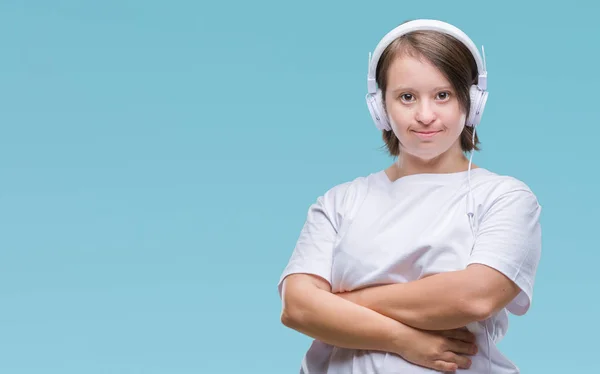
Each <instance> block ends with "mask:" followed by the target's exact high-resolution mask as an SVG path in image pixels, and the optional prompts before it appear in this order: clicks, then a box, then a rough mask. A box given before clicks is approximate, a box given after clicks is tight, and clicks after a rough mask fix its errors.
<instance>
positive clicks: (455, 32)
mask: <svg viewBox="0 0 600 374" xmlns="http://www.w3.org/2000/svg"><path fill="white" fill-rule="evenodd" d="M422 30H429V31H438V32H442V33H444V34H447V35H450V36H453V37H455V38H456V39H458V40H459V41H460V42H462V43H463V44H464V45H465V46H466V47H467V48H468V49H469V51H471V54H472V55H473V57H474V58H475V62H476V63H477V70H478V74H479V79H478V80H477V86H478V87H479V89H480V90H482V91H486V89H487V70H486V66H485V51H484V49H483V46H482V47H481V50H482V53H483V59H482V57H481V55H480V54H479V50H478V49H477V47H476V46H475V43H473V41H472V40H471V39H470V38H469V37H468V36H467V34H465V33H464V32H463V31H461V30H460V29H459V28H457V27H456V26H453V25H451V24H449V23H446V22H442V21H438V20H430V19H420V20H414V21H409V22H406V23H403V24H402V25H400V26H398V27H396V28H395V29H393V30H392V31H390V32H388V33H387V34H386V35H385V36H384V37H383V38H382V39H381V41H380V42H379V43H378V44H377V47H375V51H374V52H373V54H372V55H371V53H369V73H368V76H367V89H368V92H369V93H370V94H374V93H376V92H377V82H376V80H375V75H376V73H377V64H378V62H379V59H380V58H381V55H382V54H383V51H384V50H385V49H386V48H387V46H388V45H390V44H391V43H392V42H393V41H394V40H396V39H397V38H399V37H400V36H402V35H405V34H408V33H410V32H413V31H422Z"/></svg>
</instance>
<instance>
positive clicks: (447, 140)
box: [279, 20, 541, 374]
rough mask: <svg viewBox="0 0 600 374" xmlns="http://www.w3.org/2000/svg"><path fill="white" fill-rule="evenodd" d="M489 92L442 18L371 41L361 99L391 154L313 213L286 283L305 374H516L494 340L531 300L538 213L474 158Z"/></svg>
mask: <svg viewBox="0 0 600 374" xmlns="http://www.w3.org/2000/svg"><path fill="white" fill-rule="evenodd" d="M486 86H487V72H486V69H485V61H484V60H482V58H481V55H480V54H479V51H478V49H477V48H476V47H475V45H474V44H473V42H472V41H471V40H470V39H469V38H468V37H467V35H465V34H464V33H463V32H462V31H460V30H459V29H457V28H456V27H454V26H452V25H449V24H447V23H444V22H440V21H435V20H416V21H410V22H406V23H404V24H402V25H400V26H399V27H397V28H396V29H394V30H392V31H391V32H390V33H388V34H387V35H386V36H385V37H384V38H383V39H382V40H381V42H380V43H379V44H378V45H377V47H376V49H375V51H374V53H373V57H372V58H371V60H370V66H369V77H368V88H369V93H368V95H367V103H368V106H369V109H370V111H371V114H372V116H373V119H374V121H375V124H376V126H377V127H378V128H379V129H380V130H382V132H383V139H384V142H385V144H386V146H387V149H388V150H389V153H390V154H391V155H392V156H394V157H397V160H396V161H395V162H394V163H393V164H392V165H391V166H389V167H388V168H386V169H385V170H380V171H377V172H374V173H372V174H369V175H367V176H361V177H358V178H356V179H354V180H352V181H349V182H346V183H343V184H340V185H337V186H334V187H333V188H331V189H330V190H328V191H327V192H325V193H324V194H323V196H320V197H319V198H318V199H317V201H316V202H315V203H314V204H313V205H311V207H310V209H309V211H308V217H307V220H306V223H305V225H304V227H303V229H302V231H301V233H300V237H299V239H298V242H297V244H296V247H295V248H294V251H293V253H292V255H291V258H290V261H289V263H288V265H287V266H286V268H285V270H284V272H283V274H282V275H281V279H280V282H279V291H280V294H281V297H282V304H283V310H282V314H281V319H282V322H283V324H284V325H286V326H288V327H290V328H292V329H295V330H297V331H299V332H301V333H303V334H306V335H308V336H310V337H312V338H314V339H315V340H314V342H313V344H312V345H311V347H310V349H309V350H308V352H307V353H306V355H305V357H304V360H303V362H302V365H301V373H303V374H314V373H318V374H324V373H327V374H367V373H369V374H372V373H385V374H388V373H402V374H417V373H418V374H421V373H430V372H437V371H455V370H457V371H461V370H463V369H468V372H470V373H477V374H480V373H493V374H509V373H510V374H516V373H519V370H518V368H517V367H516V366H515V365H514V364H513V363H512V362H511V361H510V360H509V359H508V358H507V357H505V356H504V355H503V354H502V353H501V352H500V351H499V350H498V348H497V347H496V344H497V343H498V342H499V341H500V339H502V337H503V336H504V335H505V333H506V330H507V327H508V312H511V313H513V314H515V315H522V314H524V313H525V312H527V310H528V309H529V306H530V304H531V298H532V292H533V284H534V279H535V273H536V270H537V266H538V262H539V259H540V254H541V228H540V223H539V219H540V211H541V207H540V205H539V203H538V201H537V198H536V196H535V195H534V194H533V193H532V191H531V190H530V189H529V188H528V186H527V185H526V184H524V183H523V182H522V181H519V180H517V179H515V178H513V177H510V176H502V175H498V174H496V173H494V172H492V171H489V170H487V169H484V168H481V167H478V166H476V165H473V164H472V163H471V160H469V159H468V158H467V157H466V155H467V154H468V153H471V156H472V154H473V152H474V151H475V150H477V149H478V147H477V145H478V143H479V140H478V138H477V136H476V134H475V127H476V126H477V124H478V123H479V120H480V118H481V114H482V112H483V108H484V106H485V102H486V100H487V91H486Z"/></svg>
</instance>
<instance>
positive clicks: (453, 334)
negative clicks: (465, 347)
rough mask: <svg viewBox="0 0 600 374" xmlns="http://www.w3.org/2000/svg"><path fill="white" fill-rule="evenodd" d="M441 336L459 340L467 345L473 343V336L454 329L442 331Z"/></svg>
mask: <svg viewBox="0 0 600 374" xmlns="http://www.w3.org/2000/svg"><path fill="white" fill-rule="evenodd" d="M442 335H443V336H445V337H447V338H452V339H456V340H461V341H463V342H467V343H475V335H474V334H473V333H472V332H470V331H469V330H463V329H456V330H447V331H442Z"/></svg>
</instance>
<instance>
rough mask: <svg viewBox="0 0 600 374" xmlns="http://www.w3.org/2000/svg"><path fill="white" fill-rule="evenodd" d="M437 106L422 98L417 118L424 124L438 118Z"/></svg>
mask: <svg viewBox="0 0 600 374" xmlns="http://www.w3.org/2000/svg"><path fill="white" fill-rule="evenodd" d="M434 109H435V108H434V107H433V105H432V104H431V103H429V102H427V100H422V101H421V102H420V104H419V106H418V107H417V112H416V116H415V117H416V120H417V121H419V122H420V123H422V124H423V125H429V124H431V123H432V122H433V121H435V119H436V118H437V115H436V113H435V110H434Z"/></svg>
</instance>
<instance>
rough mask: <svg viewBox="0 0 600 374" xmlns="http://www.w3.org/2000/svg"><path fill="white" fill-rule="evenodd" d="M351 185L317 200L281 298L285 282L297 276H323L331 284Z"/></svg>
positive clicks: (311, 207)
mask: <svg viewBox="0 0 600 374" xmlns="http://www.w3.org/2000/svg"><path fill="white" fill-rule="evenodd" d="M348 186H349V183H344V184H340V185H337V186H335V187H333V188H331V189H330V190H328V191H327V192H326V193H325V194H324V195H323V196H320V197H319V198H317V201H316V202H315V203H313V204H312V205H311V206H310V207H309V209H308V214H307V217H306V221H305V222H304V226H303V227H302V230H301V231H300V236H299V238H298V240H297V242H296V246H295V247H294V250H293V252H292V255H291V257H290V259H289V262H288V264H287V266H286V267H285V269H284V270H283V273H282V274H281V277H280V279H279V284H278V289H279V295H280V296H281V294H282V285H283V280H284V279H285V278H286V277H287V276H289V275H291V274H295V273H305V274H312V275H316V276H319V277H321V278H323V279H324V280H326V281H327V282H329V283H330V284H331V266H332V261H333V247H334V245H335V242H336V239H337V234H338V230H339V227H340V225H341V223H342V219H343V212H342V205H343V200H344V196H345V193H346V190H347V189H348Z"/></svg>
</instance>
